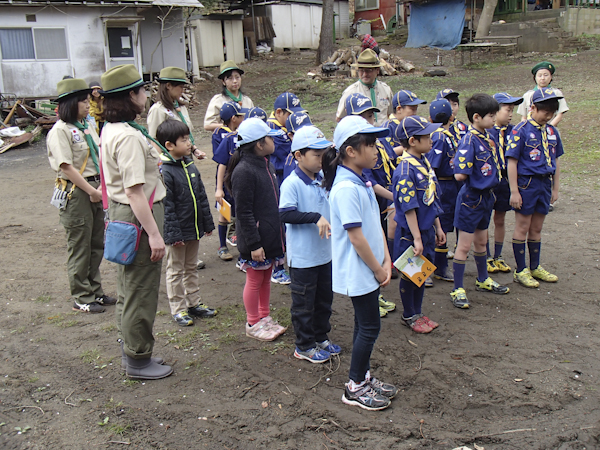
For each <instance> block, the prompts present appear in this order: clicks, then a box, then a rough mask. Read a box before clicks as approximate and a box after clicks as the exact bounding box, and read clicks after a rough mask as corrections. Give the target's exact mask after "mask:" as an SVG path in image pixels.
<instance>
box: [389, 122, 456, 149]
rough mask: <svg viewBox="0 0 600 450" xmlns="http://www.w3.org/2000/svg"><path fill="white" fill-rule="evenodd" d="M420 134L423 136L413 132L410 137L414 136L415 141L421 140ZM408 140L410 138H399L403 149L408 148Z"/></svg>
mask: <svg viewBox="0 0 600 450" xmlns="http://www.w3.org/2000/svg"><path fill="white" fill-rule="evenodd" d="M438 115H439V114H438ZM446 123H448V122H446ZM422 136H424V135H423V134H420V135H417V134H415V135H413V136H411V137H414V138H415V139H416V140H417V141H419V142H421V137H422ZM409 140H410V138H408V139H400V145H401V146H402V147H404V148H405V149H409V148H410V144H409V142H408V141H409Z"/></svg>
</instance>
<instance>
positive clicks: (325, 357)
mask: <svg viewBox="0 0 600 450" xmlns="http://www.w3.org/2000/svg"><path fill="white" fill-rule="evenodd" d="M294 356H295V357H296V358H298V359H305V360H307V361H310V362H311V363H314V364H322V363H324V362H326V361H329V358H331V355H330V354H329V352H326V351H325V350H321V349H320V348H319V347H318V346H317V347H313V348H309V349H308V350H305V351H302V350H300V349H299V348H298V347H296V350H294Z"/></svg>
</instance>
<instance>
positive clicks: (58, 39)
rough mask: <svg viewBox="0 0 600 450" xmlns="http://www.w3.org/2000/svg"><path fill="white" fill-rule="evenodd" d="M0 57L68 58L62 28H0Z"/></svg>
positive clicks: (65, 39)
mask: <svg viewBox="0 0 600 450" xmlns="http://www.w3.org/2000/svg"><path fill="white" fill-rule="evenodd" d="M0 48H1V49H2V59H3V60H6V59H37V60H50V59H69V55H68V52H67V37H66V35H65V29H64V28H0Z"/></svg>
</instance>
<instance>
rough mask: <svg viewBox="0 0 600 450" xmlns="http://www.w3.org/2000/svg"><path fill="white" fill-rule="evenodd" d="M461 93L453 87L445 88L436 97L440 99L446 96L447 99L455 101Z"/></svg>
mask: <svg viewBox="0 0 600 450" xmlns="http://www.w3.org/2000/svg"><path fill="white" fill-rule="evenodd" d="M459 95H460V94H459V93H458V92H454V90H452V89H444V90H442V91H439V92H438V93H437V94H436V96H435V99H436V100H440V99H442V98H445V99H446V100H449V101H453V102H455V101H457V100H458V96H459Z"/></svg>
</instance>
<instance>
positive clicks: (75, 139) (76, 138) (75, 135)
mask: <svg viewBox="0 0 600 450" xmlns="http://www.w3.org/2000/svg"><path fill="white" fill-rule="evenodd" d="M71 132H72V133H73V135H72V139H73V143H74V144H77V143H78V142H81V136H80V135H79V133H78V132H77V130H76V129H73V130H71Z"/></svg>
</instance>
